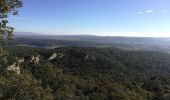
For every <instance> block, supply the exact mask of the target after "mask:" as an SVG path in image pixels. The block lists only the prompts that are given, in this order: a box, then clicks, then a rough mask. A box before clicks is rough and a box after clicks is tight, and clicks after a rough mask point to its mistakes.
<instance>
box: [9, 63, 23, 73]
mask: <svg viewBox="0 0 170 100" xmlns="http://www.w3.org/2000/svg"><path fill="white" fill-rule="evenodd" d="M7 70H8V71H13V72H15V73H16V74H20V73H21V71H20V67H19V65H17V63H14V64H13V65H11V66H9V67H7Z"/></svg>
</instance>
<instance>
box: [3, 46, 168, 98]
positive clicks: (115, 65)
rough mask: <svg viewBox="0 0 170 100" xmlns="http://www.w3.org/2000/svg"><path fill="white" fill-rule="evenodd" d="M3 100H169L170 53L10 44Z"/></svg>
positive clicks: (5, 69)
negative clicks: (49, 47) (35, 46)
mask: <svg viewBox="0 0 170 100" xmlns="http://www.w3.org/2000/svg"><path fill="white" fill-rule="evenodd" d="M6 51H7V53H6V54H5V55H4V56H5V58H4V57H3V58H1V59H0V60H1V61H0V71H1V73H0V100H169V98H170V67H169V66H170V61H169V60H170V55H169V54H166V53H159V52H151V51H126V50H121V49H117V48H94V47H88V48H86V47H63V48H56V49H43V48H31V47H22V46H12V47H7V48H6Z"/></svg>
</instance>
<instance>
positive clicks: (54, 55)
mask: <svg viewBox="0 0 170 100" xmlns="http://www.w3.org/2000/svg"><path fill="white" fill-rule="evenodd" d="M63 57H64V54H63V53H53V54H52V56H50V57H49V58H48V59H47V60H48V61H49V60H53V59H56V58H59V59H61V58H63Z"/></svg>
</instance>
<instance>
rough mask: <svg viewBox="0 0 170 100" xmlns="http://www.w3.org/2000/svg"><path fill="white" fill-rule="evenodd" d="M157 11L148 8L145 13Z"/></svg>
mask: <svg viewBox="0 0 170 100" xmlns="http://www.w3.org/2000/svg"><path fill="white" fill-rule="evenodd" d="M153 12H155V11H154V10H146V11H145V13H153Z"/></svg>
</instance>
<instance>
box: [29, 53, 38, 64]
mask: <svg viewBox="0 0 170 100" xmlns="http://www.w3.org/2000/svg"><path fill="white" fill-rule="evenodd" d="M30 62H32V63H34V64H39V62H40V55H37V56H36V57H34V56H31V60H30Z"/></svg>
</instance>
